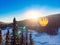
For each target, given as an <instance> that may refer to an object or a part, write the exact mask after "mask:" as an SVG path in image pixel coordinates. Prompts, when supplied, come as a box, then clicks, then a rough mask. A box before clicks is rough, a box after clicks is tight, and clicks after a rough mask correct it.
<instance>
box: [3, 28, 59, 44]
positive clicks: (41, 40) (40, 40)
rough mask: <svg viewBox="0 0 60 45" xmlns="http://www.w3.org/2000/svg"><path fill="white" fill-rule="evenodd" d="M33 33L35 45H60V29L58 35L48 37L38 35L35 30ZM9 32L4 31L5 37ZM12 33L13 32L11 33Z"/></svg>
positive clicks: (46, 35) (43, 34)
mask: <svg viewBox="0 0 60 45" xmlns="http://www.w3.org/2000/svg"><path fill="white" fill-rule="evenodd" d="M30 31H31V32H32V38H33V41H34V45H60V29H59V30H58V35H48V34H47V33H38V32H36V31H34V30H30ZM6 32H7V30H5V31H4V30H3V31H2V33H3V35H4V34H6ZM10 32H11V31H10Z"/></svg>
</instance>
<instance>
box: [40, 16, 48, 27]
mask: <svg viewBox="0 0 60 45" xmlns="http://www.w3.org/2000/svg"><path fill="white" fill-rule="evenodd" d="M39 23H40V25H41V26H46V25H47V24H48V19H47V18H45V17H42V18H40V20H39Z"/></svg>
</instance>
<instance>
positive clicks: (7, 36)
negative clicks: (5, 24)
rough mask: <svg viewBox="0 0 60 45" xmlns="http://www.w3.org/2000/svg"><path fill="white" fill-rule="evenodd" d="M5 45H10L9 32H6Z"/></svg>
mask: <svg viewBox="0 0 60 45" xmlns="http://www.w3.org/2000/svg"><path fill="white" fill-rule="evenodd" d="M5 45H11V42H10V34H9V30H8V32H7V34H6V42H5Z"/></svg>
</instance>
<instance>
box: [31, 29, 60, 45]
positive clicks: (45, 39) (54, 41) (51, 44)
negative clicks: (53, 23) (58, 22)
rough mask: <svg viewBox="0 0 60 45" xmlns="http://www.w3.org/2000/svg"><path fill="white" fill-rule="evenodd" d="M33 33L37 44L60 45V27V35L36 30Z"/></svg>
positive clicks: (59, 31) (59, 32) (59, 33)
mask: <svg viewBox="0 0 60 45" xmlns="http://www.w3.org/2000/svg"><path fill="white" fill-rule="evenodd" d="M32 34H33V35H32V36H33V37H32V38H33V40H34V44H35V45H60V29H59V30H58V35H48V34H46V33H37V32H35V31H32Z"/></svg>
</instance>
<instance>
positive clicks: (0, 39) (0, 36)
mask: <svg viewBox="0 0 60 45" xmlns="http://www.w3.org/2000/svg"><path fill="white" fill-rule="evenodd" d="M0 45H2V32H1V28H0Z"/></svg>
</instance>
